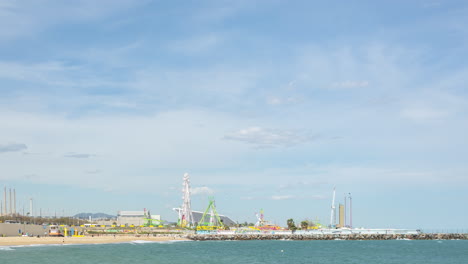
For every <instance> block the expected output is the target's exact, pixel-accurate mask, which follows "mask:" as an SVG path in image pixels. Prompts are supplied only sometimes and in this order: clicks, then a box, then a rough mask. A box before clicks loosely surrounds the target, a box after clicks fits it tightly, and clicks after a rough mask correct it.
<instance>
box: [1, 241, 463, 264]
mask: <svg viewBox="0 0 468 264" xmlns="http://www.w3.org/2000/svg"><path fill="white" fill-rule="evenodd" d="M0 263H1V264H10V263H14V264H22V263H25V264H26V263H27V264H42V263H44V264H45V263H47V264H55V263H60V264H63V263H67V264H75V263H80V264H81V263H86V264H93V263H96V264H104V263H109V264H120V263H126V264H128V263H130V264H146V263H151V264H158V263H161V264H169V263H174V264H176V263H184V264H192V263H193V264H197V263H200V264H202V263H203V264H208V263H217V264H219V263H229V264H240V263H242V264H248V263H252V264H254V263H281V264H285V263H320V264H322V263H323V264H328V263H359V264H361V263H362V264H364V263H366V264H368V263H380V264H387V263H421V264H430V263H437V264H445V263H451V264H452V263H453V264H455V263H457V264H466V263H468V241H467V240H430V241H421V240H390V241H348V240H332V241H289V240H284V241H283V240H275V241H169V242H146V241H138V240H136V241H132V242H131V243H121V244H91V245H36V246H14V247H0Z"/></svg>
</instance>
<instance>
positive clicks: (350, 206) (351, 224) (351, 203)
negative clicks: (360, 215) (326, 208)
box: [349, 193, 353, 228]
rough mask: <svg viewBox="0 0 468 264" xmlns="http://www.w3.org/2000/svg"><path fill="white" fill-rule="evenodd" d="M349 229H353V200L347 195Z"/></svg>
mask: <svg viewBox="0 0 468 264" xmlns="http://www.w3.org/2000/svg"><path fill="white" fill-rule="evenodd" d="M349 227H350V228H353V198H352V197H351V193H349Z"/></svg>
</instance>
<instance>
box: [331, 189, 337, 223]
mask: <svg viewBox="0 0 468 264" xmlns="http://www.w3.org/2000/svg"><path fill="white" fill-rule="evenodd" d="M335 188H336V187H335V186H334V187H333V200H332V204H331V213H330V227H334V226H335V194H336V192H335Z"/></svg>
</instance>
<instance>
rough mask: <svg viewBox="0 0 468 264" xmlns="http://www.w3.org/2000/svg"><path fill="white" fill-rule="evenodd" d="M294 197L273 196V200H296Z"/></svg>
mask: <svg viewBox="0 0 468 264" xmlns="http://www.w3.org/2000/svg"><path fill="white" fill-rule="evenodd" d="M294 198H295V196H294V195H273V196H271V200H290V199H294Z"/></svg>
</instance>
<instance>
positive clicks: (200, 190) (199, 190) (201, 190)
mask: <svg viewBox="0 0 468 264" xmlns="http://www.w3.org/2000/svg"><path fill="white" fill-rule="evenodd" d="M191 193H192V194H193V195H200V194H206V195H212V194H214V193H215V191H214V190H213V189H211V188H209V187H206V186H203V187H194V188H192V189H191Z"/></svg>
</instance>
